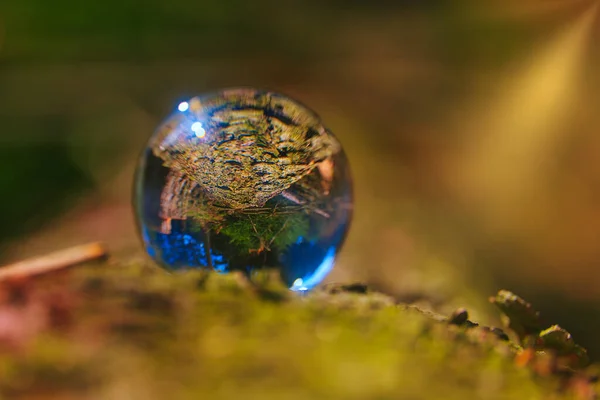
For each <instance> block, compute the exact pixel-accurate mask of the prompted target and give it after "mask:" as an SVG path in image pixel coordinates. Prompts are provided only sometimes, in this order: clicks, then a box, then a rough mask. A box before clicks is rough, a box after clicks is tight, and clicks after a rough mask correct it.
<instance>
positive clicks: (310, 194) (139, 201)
mask: <svg viewBox="0 0 600 400" xmlns="http://www.w3.org/2000/svg"><path fill="white" fill-rule="evenodd" d="M134 206H135V213H136V220H137V228H138V231H139V234H140V237H141V239H142V241H143V244H144V247H145V249H146V252H147V253H148V254H149V255H150V256H151V257H152V258H153V259H154V260H156V261H157V262H158V263H159V264H160V265H161V266H163V267H164V268H166V269H169V270H178V269H189V268H208V269H213V270H216V271H220V272H229V271H233V270H240V271H244V272H245V273H248V274H251V273H252V272H253V271H256V270H257V269H260V268H277V269H279V271H280V274H281V277H282V280H283V281H284V282H285V284H286V285H288V286H289V288H290V289H292V290H294V291H305V290H310V289H312V288H313V287H314V286H316V285H317V284H319V282H321V281H322V280H323V278H325V276H326V275H327V274H328V273H329V272H330V271H331V269H332V268H333V265H334V261H335V259H336V257H337V255H338V252H339V250H340V247H341V246H342V243H343V242H344V239H345V236H346V233H347V231H348V228H349V225H350V220H351V217H352V179H351V175H350V170H349V166H348V161H347V158H346V156H345V154H344V151H343V149H342V146H341V145H340V142H339V141H338V140H337V139H336V138H335V136H334V135H333V134H332V133H331V132H330V131H328V130H327V129H326V128H325V127H324V126H323V125H322V123H321V120H320V118H319V117H318V116H317V115H316V114H315V113H314V112H313V111H311V110H309V109H308V108H306V107H305V106H304V105H302V104H300V103H298V102H297V101H295V100H293V99H291V98H289V97H286V96H284V95H281V94H278V93H274V92H269V91H262V90H256V89H246V88H244V89H229V90H223V91H220V92H216V93H210V94H205V95H200V96H197V97H194V98H191V99H189V100H187V101H184V102H181V103H180V104H179V105H178V106H177V108H176V110H175V111H174V112H173V114H171V115H170V116H169V117H168V118H167V119H166V120H165V121H164V122H163V123H162V124H161V125H160V126H159V127H158V129H157V130H156V131H155V133H154V134H153V136H152V137H151V138H150V140H149V141H148V144H147V146H146V148H145V149H144V151H143V153H142V155H141V158H140V160H139V164H138V167H137V172H136V177H135V189H134Z"/></svg>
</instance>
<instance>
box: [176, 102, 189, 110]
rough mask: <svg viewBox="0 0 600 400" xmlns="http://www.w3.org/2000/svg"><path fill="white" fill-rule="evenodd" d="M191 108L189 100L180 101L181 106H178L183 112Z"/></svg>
mask: <svg viewBox="0 0 600 400" xmlns="http://www.w3.org/2000/svg"><path fill="white" fill-rule="evenodd" d="M189 108H190V103H188V102H187V101H184V102H181V103H179V106H178V107H177V109H178V110H179V111H181V112H184V111H187V110H188V109H189Z"/></svg>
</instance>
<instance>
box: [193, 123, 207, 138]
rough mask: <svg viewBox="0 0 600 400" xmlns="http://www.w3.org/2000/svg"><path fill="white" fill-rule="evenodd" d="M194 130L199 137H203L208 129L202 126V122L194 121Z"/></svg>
mask: <svg viewBox="0 0 600 400" xmlns="http://www.w3.org/2000/svg"><path fill="white" fill-rule="evenodd" d="M192 131H194V133H195V134H196V136H197V137H199V138H203V137H204V136H206V131H205V130H204V128H203V127H202V123H201V122H194V123H193V124H192Z"/></svg>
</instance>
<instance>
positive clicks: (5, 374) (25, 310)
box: [0, 259, 597, 400]
mask: <svg viewBox="0 0 600 400" xmlns="http://www.w3.org/2000/svg"><path fill="white" fill-rule="evenodd" d="M525 310H526V311H527V310H528V309H525ZM508 314H510V312H508ZM511 322H513V324H512V325H511V326H512V327H513V329H516V330H517V331H518V329H517V327H518V325H517V324H516V322H518V321H515V320H511ZM517 333H518V332H517ZM567 336H568V335H567ZM509 337H510V339H509ZM567 339H570V338H568V337H567ZM518 342H519V341H518V339H516V335H515V332H512V331H511V330H508V329H506V330H504V331H503V330H500V329H497V328H489V327H483V326H479V325H477V324H476V323H475V322H472V321H469V320H468V314H467V313H466V311H465V310H460V311H457V312H456V313H455V314H453V315H452V316H448V317H445V316H442V315H439V314H435V313H432V312H428V311H426V310H423V309H422V308H418V307H416V306H411V305H406V304H398V303H397V302H396V301H394V300H393V299H392V298H390V297H388V296H385V295H383V294H380V293H376V292H371V291H370V290H368V288H366V287H365V286H363V285H360V284H357V285H349V286H325V287H324V288H321V289H317V290H315V291H313V292H311V293H308V294H304V295H302V294H297V293H292V292H289V291H288V290H287V289H286V288H285V287H283V286H282V285H281V284H280V283H279V282H278V280H277V279H276V278H275V276H274V275H273V274H270V273H259V274H257V275H255V276H254V277H253V279H252V280H248V279H247V278H246V277H245V276H242V275H240V274H237V273H232V274H217V273H210V272H203V271H189V272H185V273H177V274H169V273H166V272H165V271H163V270H160V269H158V268H156V267H155V266H154V265H151V264H150V263H149V262H146V261H143V260H139V259H134V260H129V261H118V260H108V261H106V260H105V261H97V262H93V263H88V264H83V265H79V266H76V267H73V268H69V269H65V270H61V271H55V272H53V273H50V274H44V275H41V276H37V277H23V276H21V277H19V278H10V279H3V280H2V281H0V397H1V398H5V399H36V400H38V399H61V400H63V399H102V400H111V399H115V400H117V399H119V400H120V399H145V400H153V399H167V398H168V399H237V398H243V399H246V400H249V399H265V400H268V399H278V400H279V399H345V400H348V399H378V400H383V399H442V398H443V399H593V398H595V392H596V383H595V382H596V381H597V375H596V370H597V368H596V367H595V366H586V367H585V368H583V364H585V361H582V360H581V358H577V357H575V362H574V361H573V360H574V358H573V357H570V356H572V355H573V354H571V353H569V352H566V353H565V352H563V353H560V351H554V350H549V349H544V348H543V346H542V347H540V340H537V339H536V340H535V341H534V342H535V343H534V344H533V345H532V347H531V348H529V349H527V348H523V347H522V346H521V345H520V344H518ZM548 343H549V342H546V344H548ZM561 343H563V342H561ZM555 348H556V349H560V346H555ZM571 349H572V346H571ZM559 353H560V354H559ZM561 354H562V356H561ZM578 354H580V353H578ZM580 361H582V363H581V365H580V364H578V362H580ZM580 367H582V368H580Z"/></svg>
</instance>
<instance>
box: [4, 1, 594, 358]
mask: <svg viewBox="0 0 600 400" xmlns="http://www.w3.org/2000/svg"><path fill="white" fill-rule="evenodd" d="M598 43H600V17H599V16H598V2H597V1H589V0H588V1H577V0H575V1H573V0H570V1H563V0H561V1H556V0H548V1H534V0H522V1H516V0H504V1H500V0H490V1H486V2H482V1H476V0H454V1H441V0H437V1H428V2H417V1H384V0H379V1H371V2H367V1H357V0H345V1H342V0H330V1H317V0H291V1H286V2H281V1H277V2H276V1H265V0H261V1H259V0H257V1H243V0H229V1H218V0H211V1H201V0H200V1H192V0H171V1H158V0H144V1H141V0H118V1H116V0H105V1H83V0H79V1H77V0H54V1H48V0H3V1H2V2H1V3H0V129H1V131H0V189H1V190H2V197H1V199H0V210H1V211H0V216H1V219H0V263H3V264H4V263H8V262H11V261H14V260H18V259H21V258H24V257H27V256H31V255H36V254H42V253H44V252H48V251H52V250H55V249H59V248H62V247H66V246H69V245H74V244H79V243H82V242H85V241H92V240H103V241H106V242H107V243H108V244H109V246H110V248H111V249H112V251H113V253H114V254H116V255H120V254H128V253H130V252H132V251H136V252H138V251H140V247H139V245H138V242H137V237H136V234H135V230H134V227H133V218H132V213H131V209H130V200H131V199H130V196H131V183H132V182H131V180H132V174H133V169H134V166H135V163H136V159H137V155H138V154H139V152H140V151H141V149H142V148H143V146H144V143H145V141H146V140H147V138H148V137H149V136H150V135H151V133H152V132H153V129H154V127H155V126H156V125H157V124H158V123H159V121H160V120H161V119H163V118H164V117H165V116H166V115H167V114H168V113H170V112H171V111H172V110H173V108H174V107H175V105H176V104H178V102H179V101H181V100H182V99H186V98H188V97H189V96H192V95H194V94H197V93H200V92H205V91H210V90H215V89H218V88H222V87H232V86H258V87H265V88H269V89H272V90H276V91H280V92H283V93H285V94H288V95H290V96H292V97H294V98H296V99H298V100H300V101H302V102H303V103H305V104H307V105H309V106H310V107H311V108H313V109H315V110H316V111H317V112H318V113H319V114H320V115H321V116H322V117H323V119H324V121H325V124H326V125H327V126H328V127H329V128H330V129H331V130H332V131H333V132H334V133H335V134H336V135H337V136H338V137H339V138H340V140H341V141H342V143H343V144H344V146H345V148H346V151H347V153H348V156H349V158H350V161H351V165H352V167H353V172H354V176H355V188H356V214H355V221H354V224H353V226H352V230H351V233H350V235H349V238H348V241H347V245H346V246H345V249H344V252H343V253H342V255H341V257H340V259H339V262H338V267H337V269H336V270H335V271H334V273H333V274H332V276H331V277H330V278H329V280H330V281H342V280H365V281H368V282H370V283H371V284H372V285H374V286H375V287H377V288H379V289H381V290H384V291H386V292H389V293H393V294H396V295H397V296H399V297H400V298H403V299H405V300H415V301H418V300H419V299H422V298H427V299H428V300H429V301H430V302H433V303H436V301H438V302H439V303H440V304H453V305H454V304H463V303H464V304H468V305H471V306H472V307H473V309H474V310H475V315H474V317H475V318H476V319H477V318H485V302H486V298H487V295H489V294H491V293H492V292H493V291H494V290H496V289H498V288H501V287H502V288H507V289H512V290H514V291H516V292H518V293H519V294H521V295H522V296H524V297H526V298H528V299H529V300H531V301H533V302H534V303H536V304H537V305H538V306H539V308H540V309H541V311H542V313H543V317H545V319H546V320H547V321H548V323H549V324H550V322H558V323H559V324H561V325H563V326H564V327H565V328H567V329H568V330H570V331H571V332H572V333H573V334H574V336H575V338H576V339H577V340H579V341H581V342H582V344H584V345H586V346H588V347H589V348H590V350H591V352H592V355H593V356H595V357H598V356H600V343H598V342H596V338H597V332H596V331H597V330H598V329H600V157H598V155H599V154H600V132H599V128H600V112H598V110H599V109H600V72H599V71H600V46H598ZM478 312H480V315H478Z"/></svg>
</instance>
